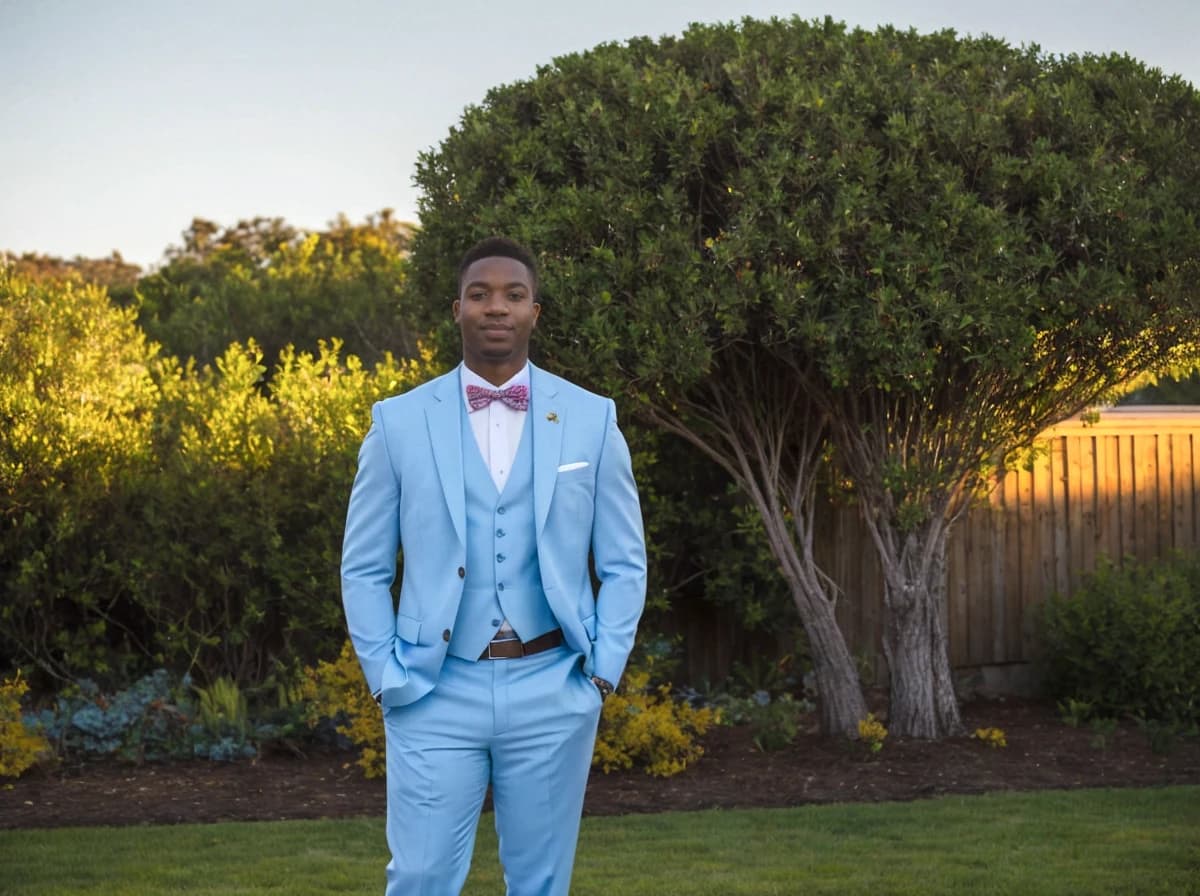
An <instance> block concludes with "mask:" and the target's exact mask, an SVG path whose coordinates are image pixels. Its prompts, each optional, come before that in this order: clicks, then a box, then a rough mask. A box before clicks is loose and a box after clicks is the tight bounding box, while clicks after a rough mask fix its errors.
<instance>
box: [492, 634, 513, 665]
mask: <svg viewBox="0 0 1200 896" xmlns="http://www.w3.org/2000/svg"><path fill="white" fill-rule="evenodd" d="M520 643H521V639H520V638H515V637H514V638H493V639H492V640H490V641H488V646H487V655H488V659H489V660H510V659H512V657H511V656H504V655H501V656H496V655H495V654H493V653H492V645H493V644H517V645H520Z"/></svg>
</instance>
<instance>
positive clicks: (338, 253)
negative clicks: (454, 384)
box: [138, 209, 417, 364]
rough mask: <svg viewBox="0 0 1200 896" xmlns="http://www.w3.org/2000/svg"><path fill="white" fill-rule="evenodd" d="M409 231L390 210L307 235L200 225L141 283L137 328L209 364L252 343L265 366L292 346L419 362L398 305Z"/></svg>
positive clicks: (254, 224) (261, 223) (284, 228)
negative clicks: (323, 344) (323, 346)
mask: <svg viewBox="0 0 1200 896" xmlns="http://www.w3.org/2000/svg"><path fill="white" fill-rule="evenodd" d="M411 231H412V225H410V224H407V223H405V222H402V221H398V220H396V219H395V218H393V217H392V214H391V211H390V210H389V209H384V210H383V211H382V212H380V213H379V214H378V215H369V216H368V217H367V219H366V221H365V222H363V223H351V222H350V221H348V220H347V219H346V218H345V217H339V218H338V219H337V220H336V221H334V222H332V223H331V224H330V226H329V229H328V230H325V231H320V232H313V233H306V232H303V231H300V230H297V229H296V228H294V227H291V226H290V225H288V224H286V223H285V222H284V221H283V220H281V219H279V218H254V219H252V220H250V221H239V222H238V223H237V224H236V225H235V226H233V227H229V228H226V229H223V230H222V229H221V228H220V227H219V226H218V225H217V224H214V223H213V222H211V221H205V220H203V219H200V218H197V219H195V220H193V222H192V225H191V227H189V228H188V230H186V231H185V232H184V234H183V245H182V246H180V247H176V248H173V249H170V250H168V252H167V264H165V265H164V266H163V267H162V268H160V269H159V270H157V271H155V272H154V273H152V274H150V275H148V276H146V277H143V278H142V279H141V280H140V281H139V283H138V302H139V315H138V322H139V323H140V324H141V325H142V326H143V327H144V328H145V330H146V332H147V334H148V335H149V336H151V337H152V338H153V339H155V340H157V341H159V342H161V343H162V345H163V346H164V348H165V349H166V350H167V351H169V352H171V353H172V354H175V355H176V356H178V357H180V358H189V357H192V358H195V359H196V360H197V361H198V362H199V363H200V364H207V363H211V362H212V361H214V360H215V359H216V358H217V357H219V356H220V355H221V354H222V353H223V352H224V351H225V348H226V347H227V346H228V345H229V344H230V343H232V342H246V341H248V340H250V339H253V340H255V341H256V342H257V343H258V344H259V345H260V346H261V347H262V349H263V352H264V355H265V357H267V358H274V357H276V356H277V355H278V354H279V352H280V351H281V350H282V349H283V347H284V346H286V345H294V346H295V347H296V348H297V349H298V350H304V351H310V352H311V351H316V350H317V345H318V343H319V342H320V340H322V339H330V338H337V339H340V340H342V342H343V345H344V348H345V351H346V353H348V354H354V355H357V356H358V357H360V358H362V359H363V360H364V361H366V362H368V363H375V362H378V361H381V360H382V359H383V358H384V356H385V355H386V354H388V353H389V352H394V353H396V354H398V355H401V356H404V357H416V354H417V346H416V334H415V333H413V332H412V331H411V330H410V329H408V328H407V326H406V324H405V321H404V320H403V314H402V310H401V308H400V306H399V295H400V288H401V286H402V285H403V283H404V276H405V274H404V264H405V262H404V258H405V254H406V251H407V244H408V239H409V236H410V234H411Z"/></svg>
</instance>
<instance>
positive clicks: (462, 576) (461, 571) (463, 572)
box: [458, 566, 467, 579]
mask: <svg viewBox="0 0 1200 896" xmlns="http://www.w3.org/2000/svg"><path fill="white" fill-rule="evenodd" d="M458 577H459V578H460V579H465V578H466V577H467V571H466V570H465V569H463V568H462V567H461V566H460V567H459V568H458Z"/></svg>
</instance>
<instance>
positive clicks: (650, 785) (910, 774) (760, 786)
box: [0, 699, 1200, 828]
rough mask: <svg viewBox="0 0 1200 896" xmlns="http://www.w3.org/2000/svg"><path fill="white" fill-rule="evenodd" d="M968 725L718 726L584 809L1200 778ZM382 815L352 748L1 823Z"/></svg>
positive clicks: (1194, 746) (1012, 728) (85, 797)
mask: <svg viewBox="0 0 1200 896" xmlns="http://www.w3.org/2000/svg"><path fill="white" fill-rule="evenodd" d="M963 714H964V719H965V722H966V725H967V730H968V731H974V730H975V729H976V728H983V727H996V728H1001V729H1003V730H1004V732H1005V733H1006V735H1007V740H1008V746H1007V747H1004V748H993V747H989V746H987V745H986V744H985V743H983V742H981V741H979V740H976V739H973V738H971V737H959V738H951V739H948V740H945V741H941V742H930V741H920V740H897V739H893V738H889V739H888V740H887V742H886V743H885V745H884V747H883V749H882V751H880V752H879V753H878V754H876V755H874V756H870V755H869V754H867V753H866V752H865V751H864V750H863V749H862V746H861V745H858V744H852V743H850V742H848V741H840V740H828V739H824V738H821V737H820V736H819V735H818V734H817V733H816V732H815V731H807V732H805V733H802V734H801V735H800V736H799V737H797V738H796V741H795V742H794V743H793V744H792V745H791V746H790V747H788V748H786V749H783V750H777V751H773V752H761V751H759V750H757V749H756V748H755V747H754V744H753V738H752V734H751V732H750V731H749V730H748V729H746V728H743V727H720V728H715V729H714V730H713V731H711V732H710V733H709V734H708V735H707V736H706V737H705V739H704V741H703V743H704V748H705V755H704V757H703V758H702V759H701V760H700V761H699V762H697V763H696V764H695V765H694V766H692V767H691V768H689V769H688V770H687V771H685V772H683V773H682V774H679V775H676V776H674V777H671V778H652V777H649V776H647V775H645V774H643V773H641V772H637V771H633V772H619V773H612V774H608V775H605V774H601V773H600V772H599V771H598V770H593V772H592V776H591V780H590V782H589V784H588V792H587V799H586V801H585V808H584V812H585V814H587V815H619V814H627V813H635V812H665V811H673V810H696V809H713V808H750V807H781V806H798V805H804V804H808V803H835V802H881V801H886V800H912V799H919V798H923V797H932V796H938V795H942V794H952V793H961V794H972V793H985V792H990V791H1005V790H1040V789H1047V788H1059V789H1062V788H1076V787H1156V786H1163V785H1170V784H1200V738H1196V737H1190V738H1180V739H1176V740H1175V741H1174V743H1173V745H1172V749H1171V750H1170V751H1169V752H1167V753H1156V752H1154V751H1153V750H1151V748H1150V745H1149V741H1148V739H1147V737H1146V736H1145V735H1144V734H1143V733H1142V732H1140V731H1139V730H1138V729H1137V727H1136V726H1134V725H1132V724H1122V725H1121V726H1120V727H1119V728H1118V730H1117V731H1116V733H1115V734H1113V735H1112V736H1111V737H1109V738H1108V739H1107V742H1106V743H1105V744H1104V745H1103V746H1100V745H1097V744H1094V743H1093V739H1094V734H1093V733H1092V731H1090V730H1089V729H1087V728H1081V729H1076V728H1071V727H1069V726H1067V725H1065V724H1063V723H1062V722H1061V721H1060V720H1059V719H1058V717H1057V714H1056V712H1055V710H1054V707H1053V705H1051V704H1048V703H1042V702H1038V701H1029V700H1018V699H1007V700H986V701H985V700H979V701H975V702H973V703H970V704H968V705H967V706H965V707H964V710H963ZM383 812H384V785H383V781H382V780H367V779H366V778H364V777H363V776H362V773H361V772H360V771H359V769H358V767H357V766H356V765H355V764H354V761H353V756H350V755H348V754H345V753H319V754H312V755H307V756H303V757H300V756H294V755H288V754H273V755H268V756H263V757H260V758H258V759H255V760H245V761H240V762H232V763H214V762H200V761H196V762H178V763H169V764H147V765H142V766H131V765H121V764H117V763H110V762H104V763H94V764H86V765H83V766H74V767H68V766H61V767H59V768H56V769H51V770H40V771H33V772H30V773H28V774H27V775H26V776H25V777H23V778H21V779H19V780H18V781H16V782H14V783H13V784H12V785H11V786H8V787H7V788H3V786H2V785H0V828H46V827H61V826H67V825H131V824H173V823H182V822H214V821H233V820H244V821H248V820H269V819H295V818H344V817H352V816H363V815H368V816H378V817H382V815H383Z"/></svg>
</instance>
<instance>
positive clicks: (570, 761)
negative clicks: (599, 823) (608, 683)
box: [384, 646, 602, 896]
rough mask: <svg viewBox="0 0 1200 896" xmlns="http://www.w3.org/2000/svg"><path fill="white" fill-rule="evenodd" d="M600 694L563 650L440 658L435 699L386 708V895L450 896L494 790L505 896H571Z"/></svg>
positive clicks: (570, 654)
mask: <svg viewBox="0 0 1200 896" xmlns="http://www.w3.org/2000/svg"><path fill="white" fill-rule="evenodd" d="M601 702H602V701H601V698H600V692H599V691H598V690H597V689H596V686H595V685H593V684H592V683H591V681H590V680H589V679H588V678H587V677H586V676H585V675H584V674H583V670H582V666H581V661H580V656H579V654H578V653H573V652H572V651H571V650H570V649H569V648H567V647H565V646H562V647H557V648H554V649H552V650H547V651H545V652H544V653H539V654H535V655H534V656H529V657H523V658H520V659H511V660H481V661H478V662H469V661H467V660H461V659H458V658H456V657H447V658H446V663H445V665H444V666H443V667H442V672H441V676H440V677H439V678H438V683H437V685H436V686H435V687H434V689H433V690H432V691H430V692H429V693H428V694H426V695H425V696H424V697H422V698H421V699H420V700H418V701H417V702H415V703H412V704H410V705H408V706H401V707H395V708H390V709H387V710H386V711H385V713H384V730H385V733H386V737H387V803H388V810H387V840H388V847H389V848H390V849H391V853H392V860H391V862H390V863H389V864H388V868H387V891H386V892H387V896H457V894H459V893H460V892H461V891H462V887H463V883H464V882H465V881H466V877H467V872H468V870H469V868H470V864H471V853H472V850H473V849H474V845H475V830H476V828H477V827H478V824H479V815H480V810H481V807H482V805H483V799H484V796H485V794H486V792H487V787H488V784H489V783H490V784H491V786H492V804H493V806H494V808H495V821H496V833H497V835H498V836H499V840H500V862H501V864H502V865H503V866H504V880H505V883H506V885H507V888H508V894H509V896H567V892H568V889H569V888H570V885H571V869H572V866H573V865H574V862H575V844H576V841H577V840H578V838H579V819H580V815H581V813H582V811H583V795H584V790H585V788H586V786H587V776H588V769H589V767H590V765H591V759H592V750H593V748H594V746H595V739H596V725H597V722H598V721H599V718H600V705H601Z"/></svg>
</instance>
